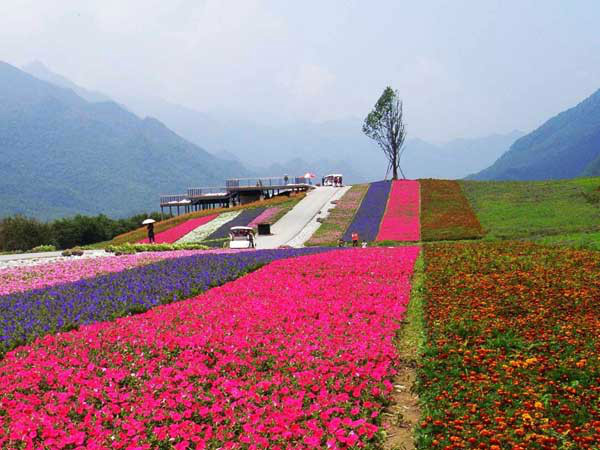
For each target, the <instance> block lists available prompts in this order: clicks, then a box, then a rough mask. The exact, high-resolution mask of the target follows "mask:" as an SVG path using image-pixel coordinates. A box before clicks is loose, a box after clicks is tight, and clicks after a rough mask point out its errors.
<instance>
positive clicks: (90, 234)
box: [0, 213, 160, 252]
mask: <svg viewBox="0 0 600 450" xmlns="http://www.w3.org/2000/svg"><path fill="white" fill-rule="evenodd" d="M148 217H150V218H152V219H154V220H160V213H152V214H137V215H135V216H132V217H129V218H126V219H111V218H109V217H107V216H105V215H103V214H100V215H98V216H94V217H92V216H82V215H77V216H74V217H67V218H63V219H58V220H55V221H53V222H50V223H43V222H40V221H38V220H36V219H33V218H28V217H23V216H19V215H17V216H14V217H7V218H5V219H2V220H1V221H0V252H11V251H29V250H32V249H34V248H36V247H47V246H53V247H54V249H56V248H60V249H70V248H73V247H76V246H82V245H90V244H94V243H97V242H103V241H109V240H111V239H112V238H114V237H115V236H117V235H119V234H123V233H126V232H128V231H131V230H135V229H136V228H139V227H140V224H141V223H142V221H143V220H144V219H146V218H148ZM38 251H49V250H43V249H42V250H38Z"/></svg>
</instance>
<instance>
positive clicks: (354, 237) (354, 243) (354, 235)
mask: <svg viewBox="0 0 600 450" xmlns="http://www.w3.org/2000/svg"><path fill="white" fill-rule="evenodd" d="M352 247H358V233H357V232H356V231H354V232H352Z"/></svg>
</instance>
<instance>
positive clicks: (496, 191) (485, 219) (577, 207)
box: [461, 177, 600, 239]
mask: <svg viewBox="0 0 600 450" xmlns="http://www.w3.org/2000/svg"><path fill="white" fill-rule="evenodd" d="M461 185H462V188H463V191H464V192H465V195H466V196H467V198H468V199H469V202H470V204H471V206H472V207H473V209H474V210H475V213H476V214H477V217H478V218H479V221H480V222H481V225H482V226H483V228H484V231H485V232H486V238H487V239H513V238H538V237H542V236H553V235H554V236H556V235H562V234H570V233H589V232H597V231H600V178H598V177H596V178H576V179H572V180H556V181H528V182H523V181H520V182H519V181H495V182H494V181H484V182H481V181H462V182H461Z"/></svg>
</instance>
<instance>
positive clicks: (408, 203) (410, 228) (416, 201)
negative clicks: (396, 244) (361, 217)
mask: <svg viewBox="0 0 600 450" xmlns="http://www.w3.org/2000/svg"><path fill="white" fill-rule="evenodd" d="M419 191H420V189H419V182H418V181H413V180H395V181H394V182H393V185H392V189H391V191H390V195H389V198H388V203H387V208H386V210H385V214H384V215H383V219H382V221H381V225H380V227H379V234H378V235H377V240H378V241H413V242H416V241H418V240H420V238H421V225H420V220H419V213H420V192H419Z"/></svg>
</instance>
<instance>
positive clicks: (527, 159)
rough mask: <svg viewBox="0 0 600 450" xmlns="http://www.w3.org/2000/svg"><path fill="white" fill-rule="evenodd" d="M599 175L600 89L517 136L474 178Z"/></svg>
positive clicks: (529, 178)
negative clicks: (510, 144) (504, 151)
mask: <svg viewBox="0 0 600 450" xmlns="http://www.w3.org/2000/svg"><path fill="white" fill-rule="evenodd" d="M578 176H600V90H598V91H596V92H595V93H594V94H592V95H591V96H590V97H588V98H587V99H585V100H584V101H582V102H581V103H579V104H578V105H577V106H575V107H573V108H571V109H568V110H567V111H564V112H562V113H560V114H558V115H557V116H555V117H553V118H552V119H550V120H548V121H547V122H546V123H544V124H543V125H542V126H541V127H539V128H538V129H536V130H535V131H533V132H531V133H530V134H528V135H526V136H523V137H522V138H520V139H518V140H517V141H516V142H515V143H514V144H513V145H512V146H511V147H510V149H509V150H508V151H507V152H506V153H505V154H503V155H502V156H501V157H500V158H499V159H498V160H497V161H496V162H495V163H494V164H492V165H491V166H490V167H488V168H487V169H485V170H482V171H481V172H479V173H476V174H475V175H472V176H470V177H469V178H471V179H474V180H547V179H557V178H574V177H578Z"/></svg>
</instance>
